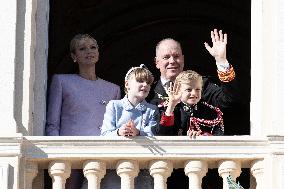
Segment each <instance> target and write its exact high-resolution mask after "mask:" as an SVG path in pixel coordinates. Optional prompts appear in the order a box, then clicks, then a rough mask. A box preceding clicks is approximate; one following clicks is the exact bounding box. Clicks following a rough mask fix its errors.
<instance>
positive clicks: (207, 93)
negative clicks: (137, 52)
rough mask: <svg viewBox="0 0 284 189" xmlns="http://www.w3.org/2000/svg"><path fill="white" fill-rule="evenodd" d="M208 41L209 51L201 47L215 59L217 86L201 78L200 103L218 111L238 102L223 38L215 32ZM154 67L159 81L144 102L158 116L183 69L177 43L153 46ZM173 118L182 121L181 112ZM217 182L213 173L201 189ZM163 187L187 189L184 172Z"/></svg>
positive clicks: (218, 32)
mask: <svg viewBox="0 0 284 189" xmlns="http://www.w3.org/2000/svg"><path fill="white" fill-rule="evenodd" d="M211 39H212V43H213V46H212V47H210V46H209V45H208V43H204V45H205V48H206V49H207V51H208V52H209V53H210V54H211V55H212V56H213V57H214V58H215V61H216V65H217V72H218V77H219V79H220V81H221V85H220V86H218V85H216V84H214V83H213V82H211V81H210V80H209V78H207V77H204V78H203V89H202V94H201V100H202V101H205V102H207V103H208V104H211V105H213V106H216V107H219V108H227V107H230V106H231V105H232V103H234V102H235V101H238V100H239V92H238V85H237V83H236V79H235V72H234V69H233V67H232V65H230V64H229V63H228V61H227V57H226V45H227V34H223V33H222V30H220V31H217V29H214V31H211ZM155 63H156V67H157V68H158V69H159V70H160V73H161V76H160V80H159V81H157V82H156V83H155V84H154V86H153V87H152V90H151V93H150V95H149V98H148V100H149V101H150V103H152V104H155V105H157V106H158V107H159V109H160V112H162V111H163V110H165V107H166V106H167V103H165V102H167V99H168V95H167V93H166V90H167V88H168V86H169V83H170V82H174V81H175V78H176V77H177V75H178V74H179V73H181V72H182V71H183V68H184V55H183V54H182V49H181V46H180V44H179V42H177V41H175V40H174V39H170V38H168V39H163V40H162V41H160V42H159V43H158V44H157V46H156V57H155ZM171 86H173V84H171ZM174 115H180V116H182V117H185V115H184V111H181V110H180V109H178V108H175V109H174ZM185 122H186V121H185ZM177 127H180V126H177ZM225 129H226V128H225ZM154 132H156V134H157V135H161V134H160V133H159V130H158V129H156V131H154ZM175 135H178V133H175ZM209 174H212V172H209ZM218 178H219V176H218V174H217V172H216V171H215V172H213V174H212V175H211V176H210V177H209V178H207V179H205V180H204V182H203V185H204V187H203V188H210V186H214V188H218V186H219V187H222V181H220V180H219V182H217V181H218ZM167 187H168V189H172V188H179V189H187V188H188V177H186V176H185V174H184V169H177V170H175V171H174V172H173V173H172V175H171V177H169V178H168V181H167Z"/></svg>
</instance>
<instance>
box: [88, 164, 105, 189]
mask: <svg viewBox="0 0 284 189" xmlns="http://www.w3.org/2000/svg"><path fill="white" fill-rule="evenodd" d="M83 171H84V175H85V177H86V178H87V179H88V189H100V183H101V179H102V178H103V177H104V175H105V174H106V164H105V163H104V162H101V161H96V160H89V161H86V162H85V163H84V165H83Z"/></svg>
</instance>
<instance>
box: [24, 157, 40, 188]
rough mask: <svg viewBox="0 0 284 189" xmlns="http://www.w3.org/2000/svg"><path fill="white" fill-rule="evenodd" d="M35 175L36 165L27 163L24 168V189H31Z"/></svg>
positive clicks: (36, 171)
mask: <svg viewBox="0 0 284 189" xmlns="http://www.w3.org/2000/svg"><path fill="white" fill-rule="evenodd" d="M37 173H38V166H37V164H36V163H33V162H27V163H26V167H25V189H32V188H33V180H34V178H35V177H36V176H37Z"/></svg>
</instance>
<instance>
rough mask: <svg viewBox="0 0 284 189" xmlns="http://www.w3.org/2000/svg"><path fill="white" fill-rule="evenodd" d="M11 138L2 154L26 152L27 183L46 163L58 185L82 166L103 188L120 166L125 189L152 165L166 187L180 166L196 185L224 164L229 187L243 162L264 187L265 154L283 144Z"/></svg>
mask: <svg viewBox="0 0 284 189" xmlns="http://www.w3.org/2000/svg"><path fill="white" fill-rule="evenodd" d="M8 138H9V137H7V138H6V139H3V138H2V139H0V144H1V147H0V148H2V149H3V148H4V146H5V143H6V146H7V145H10V150H7V151H5V150H4V151H3V150H2V153H1V152H0V154H1V156H2V157H3V156H13V153H14V155H16V154H20V156H21V157H20V159H21V161H20V164H21V165H20V166H19V167H23V168H24V169H23V170H25V171H23V172H21V171H19V175H20V177H21V174H23V177H22V178H23V180H24V182H25V184H24V186H25V189H31V188H32V183H33V179H34V178H35V176H36V175H37V173H38V171H39V170H43V169H48V172H49V175H50V177H51V178H52V181H53V189H64V188H65V181H66V179H67V178H68V177H69V176H70V171H71V168H72V169H82V171H83V173H84V175H85V177H86V178H87V180H88V188H92V189H99V188H100V181H101V179H102V178H103V177H104V175H105V173H106V169H116V172H117V174H118V175H119V176H120V178H121V188H122V189H134V182H133V181H134V178H135V177H136V176H137V174H138V172H139V170H140V169H148V170H149V173H150V175H151V176H152V177H153V178H154V186H153V188H154V189H166V188H167V185H166V181H167V178H168V177H169V176H170V175H171V172H172V171H173V169H174V168H183V169H184V172H185V175H187V176H188V177H189V180H190V182H189V188H190V189H199V188H201V182H202V178H203V177H204V176H205V175H206V173H207V171H208V169H211V168H218V173H219V175H220V176H221V177H222V178H223V188H224V189H228V188H229V186H228V184H227V177H228V176H229V175H230V176H231V177H232V178H233V180H236V178H237V177H239V175H240V173H241V169H242V168H249V169H250V171H251V175H252V176H253V177H254V180H255V181H256V184H253V183H252V184H251V186H250V188H251V189H253V188H257V189H260V188H263V189H264V188H266V187H265V182H264V179H263V175H264V172H265V171H264V170H265V166H264V162H265V159H267V158H268V157H269V155H270V154H271V153H277V152H278V151H279V150H281V149H283V147H282V148H275V147H273V145H274V144H275V143H277V145H279V142H275V143H273V141H277V137H270V138H266V137H264V138H255V137H250V136H223V137H217V136H213V137H205V136H201V137H197V139H195V140H191V139H189V138H188V137H183V136H179V137H173V136H172V137H165V136H164V137H129V138H127V137H116V138H108V137H96V136H88V137H65V136H62V137H42V136H38V137H37V136H27V137H18V138H17V137H16V138H14V140H13V141H14V142H13V143H11V141H9V140H8ZM281 140H283V139H282V138H281ZM13 144H14V145H13ZM17 144H19V146H20V147H17ZM281 145H283V144H282V142H281ZM274 150H275V151H274ZM5 154H6V155H5ZM20 180H21V179H20ZM19 183H21V181H19ZM24 186H22V187H19V188H23V187H24Z"/></svg>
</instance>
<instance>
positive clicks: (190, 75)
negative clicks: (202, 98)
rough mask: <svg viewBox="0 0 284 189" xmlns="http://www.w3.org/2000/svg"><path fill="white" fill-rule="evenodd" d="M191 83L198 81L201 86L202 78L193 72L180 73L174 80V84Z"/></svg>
mask: <svg viewBox="0 0 284 189" xmlns="http://www.w3.org/2000/svg"><path fill="white" fill-rule="evenodd" d="M191 81H200V82H201V84H203V80H202V76H201V75H200V74H198V73H197V72H195V71H193V70H186V71H182V72H181V73H180V74H178V76H177V77H176V80H175V82H176V83H178V82H179V83H181V84H187V83H189V82H191Z"/></svg>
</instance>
